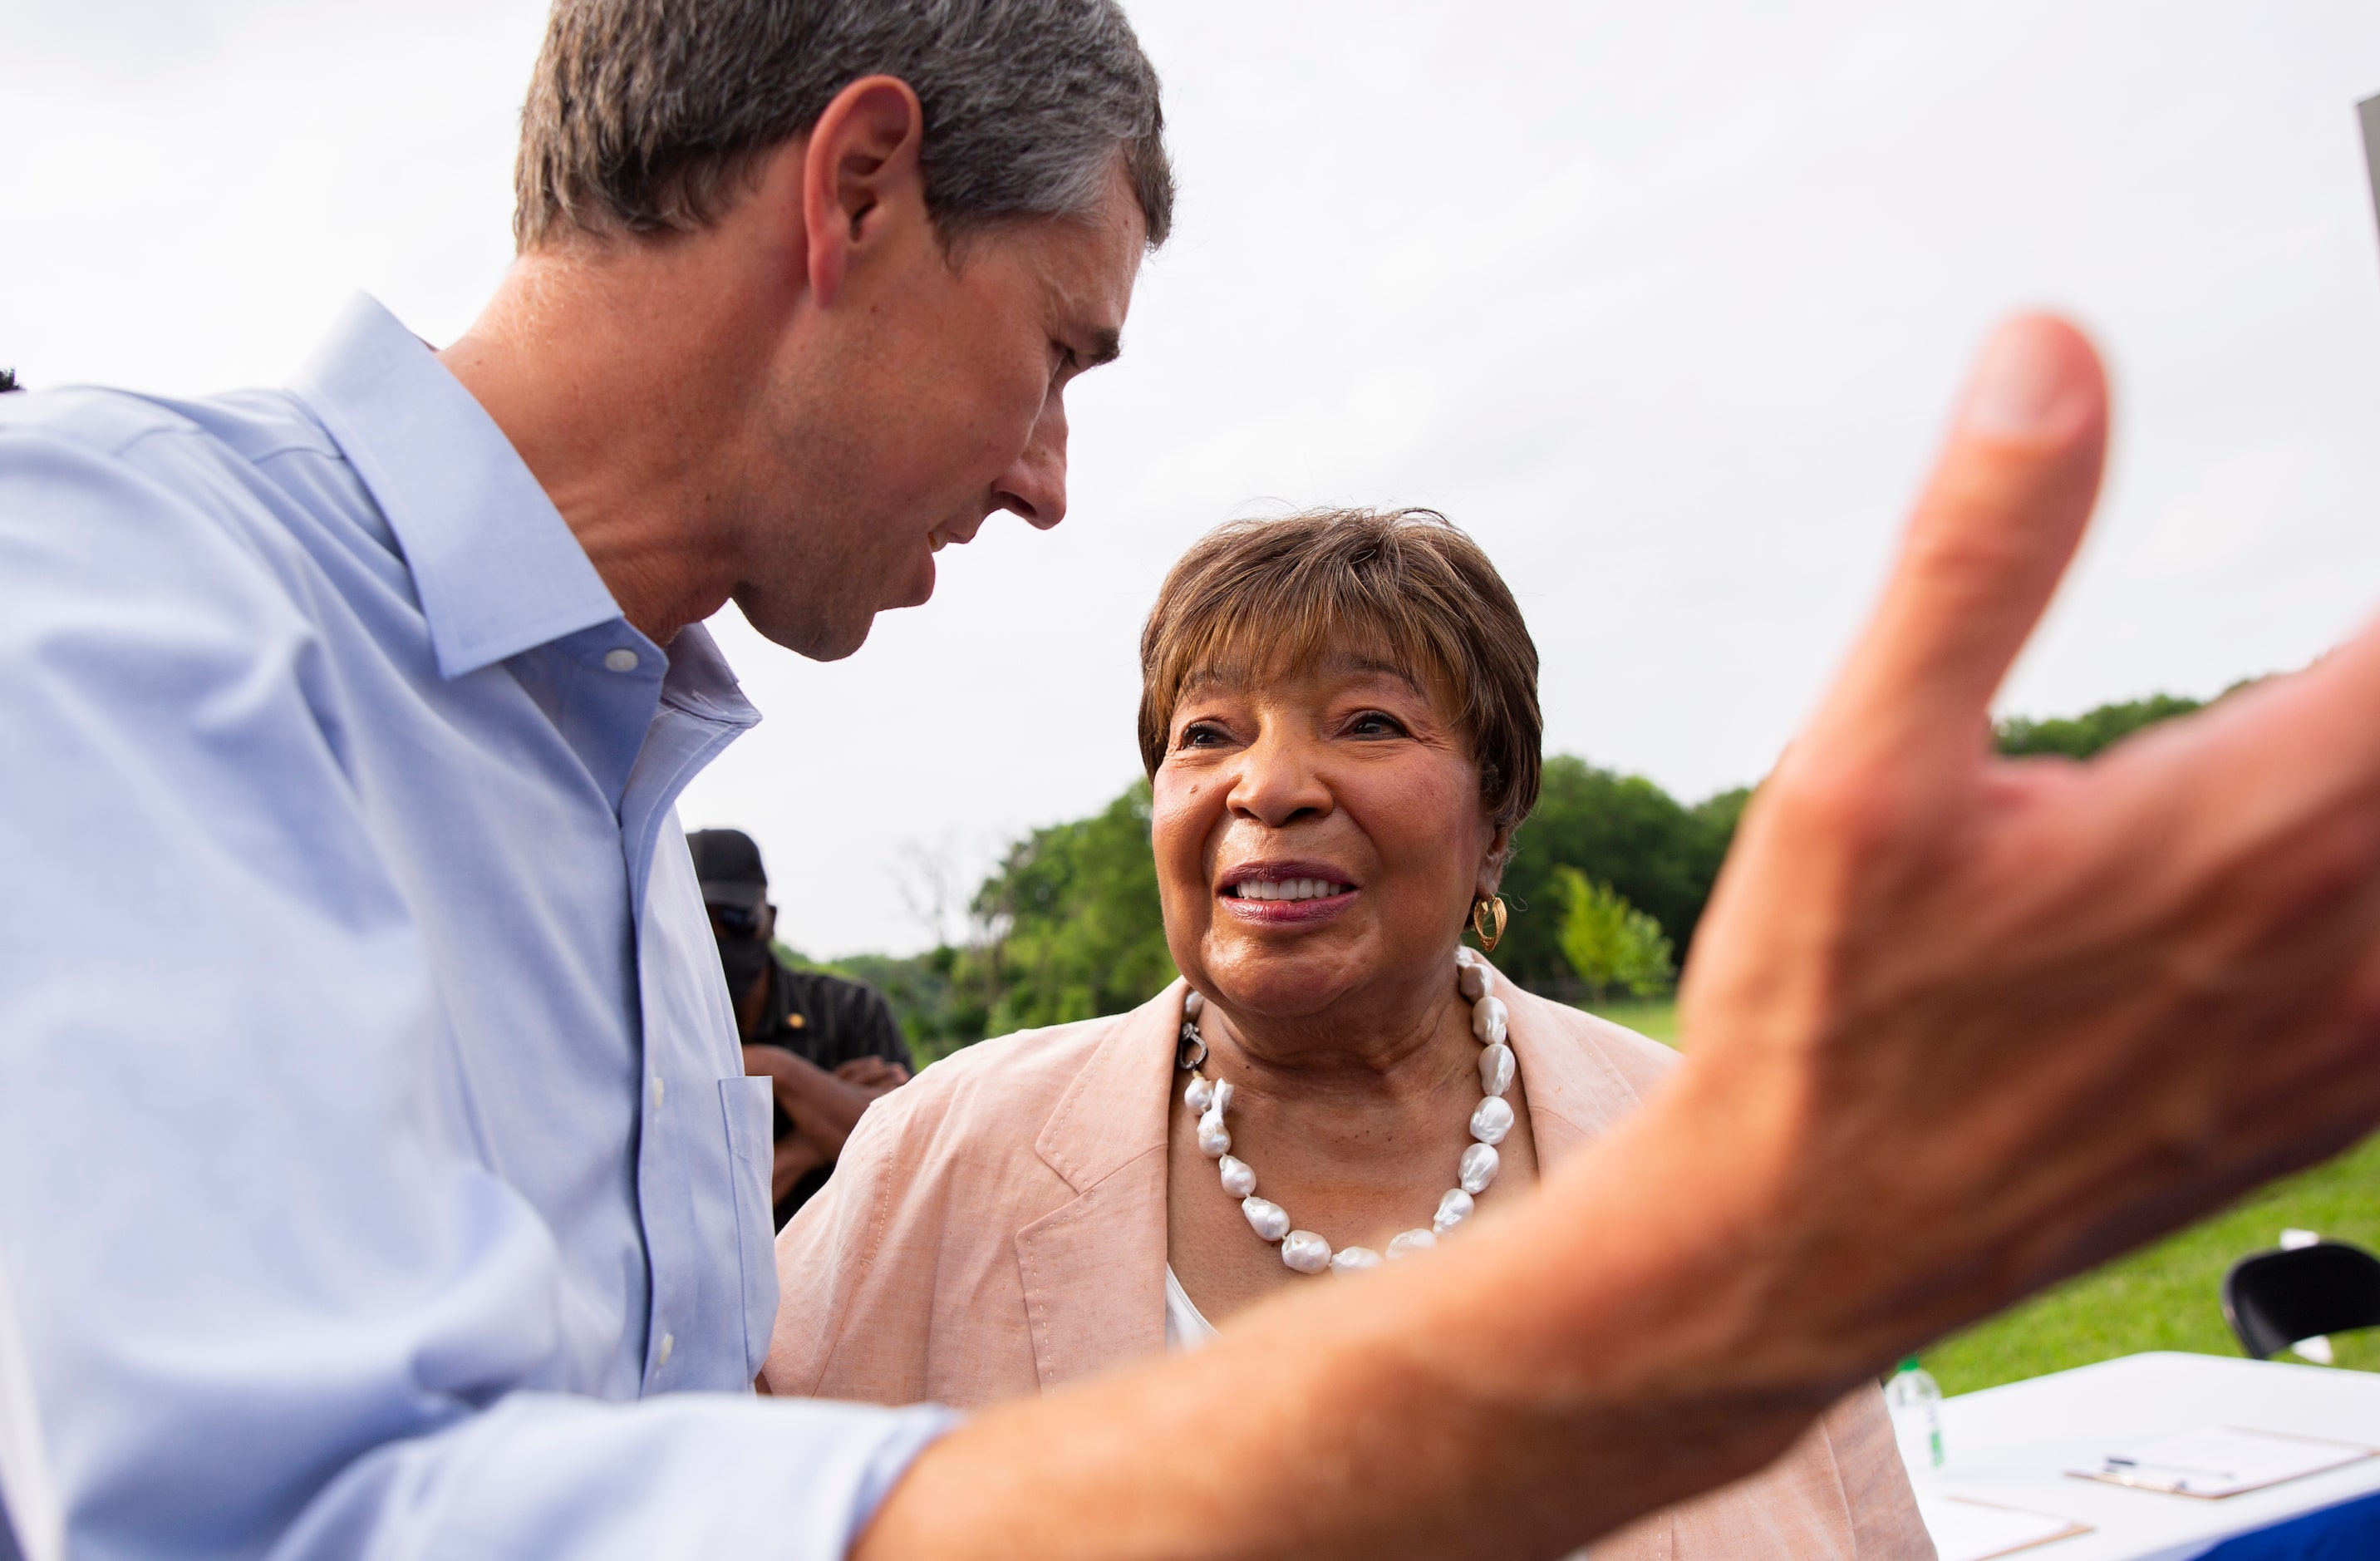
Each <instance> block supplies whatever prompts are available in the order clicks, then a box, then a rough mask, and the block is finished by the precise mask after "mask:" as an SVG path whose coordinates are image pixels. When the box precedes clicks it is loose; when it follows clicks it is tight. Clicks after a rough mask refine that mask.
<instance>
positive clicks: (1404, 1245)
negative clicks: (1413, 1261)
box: [1389, 1230, 1438, 1259]
mask: <svg viewBox="0 0 2380 1561" xmlns="http://www.w3.org/2000/svg"><path fill="white" fill-rule="evenodd" d="M1437 1245H1438V1233H1437V1232H1435V1231H1430V1230H1401V1231H1399V1232H1397V1234H1396V1235H1394V1236H1393V1237H1390V1238H1389V1256H1390V1258H1392V1259H1394V1258H1409V1257H1411V1256H1413V1255H1414V1254H1415V1252H1426V1251H1427V1250H1430V1249H1431V1248H1432V1247H1435V1246H1437Z"/></svg>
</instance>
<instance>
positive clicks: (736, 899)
mask: <svg viewBox="0 0 2380 1561" xmlns="http://www.w3.org/2000/svg"><path fill="white" fill-rule="evenodd" d="M686 848H687V849H688V850H690V851H692V852H693V853H694V875H695V877H696V878H697V879H698V881H699V882H700V883H701V884H702V903H703V904H705V905H725V906H734V907H735V908H736V909H741V910H748V911H750V912H751V913H752V914H753V915H755V916H758V915H759V914H760V912H761V911H762V910H764V909H767V908H768V904H769V873H768V870H767V869H765V868H763V867H762V866H761V865H760V848H759V847H758V846H756V845H754V844H753V843H752V837H751V836H750V835H747V834H745V833H744V832H743V831H742V830H740V829H698V830H696V831H695V832H694V833H693V834H691V835H687V836H686Z"/></svg>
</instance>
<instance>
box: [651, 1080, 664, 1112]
mask: <svg viewBox="0 0 2380 1561" xmlns="http://www.w3.org/2000/svg"><path fill="white" fill-rule="evenodd" d="M662 1093H663V1091H662V1076H661V1075H660V1074H658V1073H656V1074H654V1075H653V1109H654V1110H655V1111H659V1110H660V1109H661V1108H662Z"/></svg>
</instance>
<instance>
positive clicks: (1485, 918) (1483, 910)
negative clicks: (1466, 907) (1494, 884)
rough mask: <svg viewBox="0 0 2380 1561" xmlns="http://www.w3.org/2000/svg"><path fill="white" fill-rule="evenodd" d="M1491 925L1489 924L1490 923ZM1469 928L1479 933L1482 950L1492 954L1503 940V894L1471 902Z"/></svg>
mask: <svg viewBox="0 0 2380 1561" xmlns="http://www.w3.org/2000/svg"><path fill="white" fill-rule="evenodd" d="M1491 922H1492V923H1493V925H1490V923H1491ZM1471 930H1472V931H1473V932H1474V933H1478V934H1479V947H1480V949H1481V951H1482V952H1484V953H1488V954H1493V953H1495V952H1496V945H1498V944H1500V943H1501V942H1503V941H1504V896H1501V895H1498V896H1495V897H1494V898H1492V899H1478V900H1474V901H1472V902H1471Z"/></svg>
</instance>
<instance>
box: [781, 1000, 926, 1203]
mask: <svg viewBox="0 0 2380 1561" xmlns="http://www.w3.org/2000/svg"><path fill="white" fill-rule="evenodd" d="M744 1039H745V1044H747V1045H752V1046H783V1048H784V1049H785V1050H787V1051H789V1052H791V1053H793V1054H794V1055H795V1056H797V1057H802V1058H805V1059H807V1060H808V1061H810V1062H813V1063H816V1064H817V1065H818V1066H819V1067H822V1068H824V1069H826V1070H827V1071H828V1072H829V1073H832V1072H833V1071H834V1070H835V1069H836V1068H837V1067H840V1066H841V1065H842V1064H844V1063H847V1062H849V1061H851V1060H852V1059H853V1058H854V1057H882V1058H883V1059H884V1060H885V1061H887V1062H897V1063H899V1064H900V1065H901V1066H902V1067H906V1068H911V1069H912V1070H914V1069H915V1067H916V1064H914V1063H913V1062H912V1061H911V1060H910V1057H909V1043H908V1042H907V1041H906V1040H905V1039H904V1038H903V1036H902V1034H901V1026H900V1025H899V1023H898V1022H896V1021H895V1020H894V1019H893V1018H892V1005H891V1004H889V1003H887V1002H885V1001H884V994H882V993H880V992H879V991H877V990H876V989H875V988H874V987H872V986H869V985H868V983H867V982H856V981H845V980H844V979H843V978H842V977H840V976H828V975H820V973H818V972H817V971H815V970H791V969H788V968H787V967H786V965H785V963H784V961H783V960H781V959H776V958H771V960H770V961H769V998H768V1002H767V1004H766V1006H763V1007H762V1009H761V1011H760V1028H759V1031H756V1032H754V1033H753V1034H751V1035H747V1036H746V1037H745V1038H744ZM776 1112H777V1135H776V1136H777V1137H778V1138H780V1139H782V1138H783V1137H784V1136H785V1135H786V1134H788V1133H790V1132H792V1131H793V1130H794V1119H793V1118H792V1117H790V1116H786V1115H785V1108H784V1106H783V1104H782V1103H781V1104H778V1106H777V1108H776ZM833 1171H834V1167H833V1166H832V1165H820V1166H817V1167H815V1168H814V1169H811V1170H807V1171H805V1172H803V1173H802V1175H801V1177H800V1178H799V1179H797V1180H796V1181H795V1183H794V1186H793V1189H792V1190H791V1191H789V1192H787V1193H786V1194H785V1197H784V1201H783V1202H781V1203H779V1204H778V1205H777V1228H778V1229H780V1230H782V1229H783V1228H784V1226H785V1222H786V1221H787V1220H789V1219H792V1218H793V1217H794V1211H795V1210H796V1209H798V1208H800V1207H801V1206H802V1205H803V1204H804V1203H807V1201H809V1199H810V1196H811V1194H813V1193H815V1192H817V1191H818V1189H820V1188H821V1187H824V1186H825V1185H826V1178H827V1177H829V1176H831V1175H832V1174H833Z"/></svg>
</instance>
